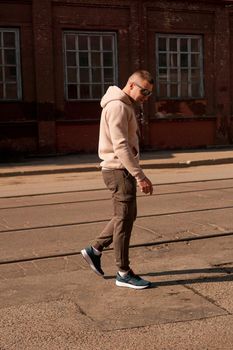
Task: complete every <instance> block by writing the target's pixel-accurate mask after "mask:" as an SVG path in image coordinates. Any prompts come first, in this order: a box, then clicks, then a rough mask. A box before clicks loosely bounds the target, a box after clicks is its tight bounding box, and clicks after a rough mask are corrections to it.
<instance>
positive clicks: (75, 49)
mask: <svg viewBox="0 0 233 350" xmlns="http://www.w3.org/2000/svg"><path fill="white" fill-rule="evenodd" d="M64 55H65V60H64V61H65V96H66V99H67V100H99V99H100V98H101V97H102V95H103V94H104V92H105V91H106V90H107V88H108V87H109V86H110V85H113V84H116V76H117V71H116V70H117V64H116V36H115V33H110V32H104V33H103V32H101V33H100V32H95V33H93V32H65V33H64Z"/></svg>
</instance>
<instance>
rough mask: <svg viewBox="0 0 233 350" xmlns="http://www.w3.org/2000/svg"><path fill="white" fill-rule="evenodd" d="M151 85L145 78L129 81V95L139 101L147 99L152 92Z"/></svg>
mask: <svg viewBox="0 0 233 350" xmlns="http://www.w3.org/2000/svg"><path fill="white" fill-rule="evenodd" d="M152 89H153V85H152V84H150V83H149V82H148V81H147V80H141V79H137V81H136V80H135V81H133V82H131V83H130V97H131V98H132V99H133V100H135V101H137V102H140V103H143V102H145V101H147V100H148V98H149V97H150V96H151V94H152Z"/></svg>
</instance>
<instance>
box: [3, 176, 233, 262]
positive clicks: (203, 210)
mask: <svg viewBox="0 0 233 350" xmlns="http://www.w3.org/2000/svg"><path fill="white" fill-rule="evenodd" d="M232 180H233V178H227V179H210V180H194V181H183V182H173V183H171V182H169V183H166V184H165V183H163V184H158V185H157V184H156V185H155V186H156V187H161V188H162V187H163V186H170V185H171V186H172V185H177V184H179V185H182V184H197V183H200V184H202V183H213V181H214V182H217V183H218V182H219V181H232ZM232 188H233V186H227V185H225V186H224V187H221V186H218V187H214V188H213V187H212V188H201V189H184V190H182V189H179V190H175V191H168V192H162V193H155V194H154V196H165V195H168V196H172V195H178V194H181V195H182V194H189V193H190V194H192V193H199V192H200V193H201V192H210V191H221V190H231V189H232ZM103 190H105V191H106V189H105V188H104V189H94V190H93V189H90V190H89V189H87V190H75V191H60V192H56V193H55V192H54V193H39V194H32V195H22V196H20V195H18V196H7V197H1V198H0V200H1V199H4V198H7V199H12V200H14V199H16V198H25V197H27V198H28V197H35V196H46V195H47V196H49V197H50V198H52V197H53V196H55V195H62V194H74V193H89V192H92V191H103ZM139 197H144V196H143V195H139ZM103 200H109V196H108V198H98V199H95V198H94V199H93V198H92V199H85V200H75V201H67V202H65V201H62V202H61V201H60V202H53V203H39V204H26V205H19V206H14V207H5V208H0V211H3V210H13V209H23V208H27V207H31V208H36V207H46V206H55V205H66V204H67V205H68V204H75V203H87V202H100V201H103ZM232 208H233V205H228V206H227V205H226V206H218V207H217V206H216V207H214V206H213V207H202V208H196V209H188V210H175V211H164V212H158V213H151V214H145V215H138V216H137V218H138V219H146V218H155V217H157V218H159V217H164V216H170V217H171V216H176V215H184V214H194V213H204V214H205V213H207V212H210V211H221V210H222V211H224V210H229V209H232ZM107 221H109V218H103V219H100V220H89V221H88V220H83V221H77V222H67V223H61V224H49V225H41V226H39V225H37V226H31V227H17V228H13V229H4V230H1V231H0V235H1V234H2V235H3V234H6V235H9V236H8V237H10V234H13V233H17V234H20V232H29V231H39V230H50V229H51V230H52V229H57V228H64V229H65V228H68V227H71V226H77V227H78V226H81V225H95V224H99V223H105V222H107ZM227 236H233V231H222V232H219V233H210V234H206V235H205V234H204V235H200V236H191V237H190V236H186V237H182V238H175V239H166V240H157V241H150V242H144V243H140V244H132V245H130V248H132V249H133V248H141V247H150V246H158V245H164V244H167V245H169V244H178V243H181V242H190V241H197V240H208V239H215V238H221V237H227ZM4 239H5V238H4ZM107 250H112V248H108V249H107ZM79 254H80V252H79V251H68V252H58V253H56V254H46V255H41V254H40V255H36V256H28V257H23V258H20V257H19V258H14V259H7V258H6V259H5V260H0V265H7V264H17V263H23V262H30V261H35V260H45V259H52V258H62V257H68V256H72V255H79Z"/></svg>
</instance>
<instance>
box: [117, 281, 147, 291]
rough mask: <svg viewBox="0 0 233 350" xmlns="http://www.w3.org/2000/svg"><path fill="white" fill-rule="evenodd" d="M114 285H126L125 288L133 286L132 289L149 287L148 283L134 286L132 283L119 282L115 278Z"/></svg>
mask: <svg viewBox="0 0 233 350" xmlns="http://www.w3.org/2000/svg"><path fill="white" fill-rule="evenodd" d="M116 285H117V286H118V287H127V288H133V289H145V288H149V287H150V284H148V285H146V286H135V285H134V284H130V283H125V282H120V281H118V280H116Z"/></svg>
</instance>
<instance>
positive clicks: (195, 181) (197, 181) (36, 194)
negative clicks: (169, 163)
mask: <svg viewBox="0 0 233 350" xmlns="http://www.w3.org/2000/svg"><path fill="white" fill-rule="evenodd" d="M231 180H233V177H226V178H221V179H219V178H218V179H206V180H192V181H175V182H164V183H153V184H152V185H153V186H155V187H162V186H170V185H171V186H173V185H182V184H196V183H207V182H215V181H216V182H220V181H231ZM93 191H97V192H99V191H107V190H106V187H101V188H91V189H80V190H68V191H67V190H66V191H57V192H43V193H30V194H23V195H22V194H19V195H14V196H9V195H8V196H0V200H1V199H14V198H27V197H43V196H53V195H59V194H69V193H70V194H72V193H85V192H87V193H88V192H93Z"/></svg>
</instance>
